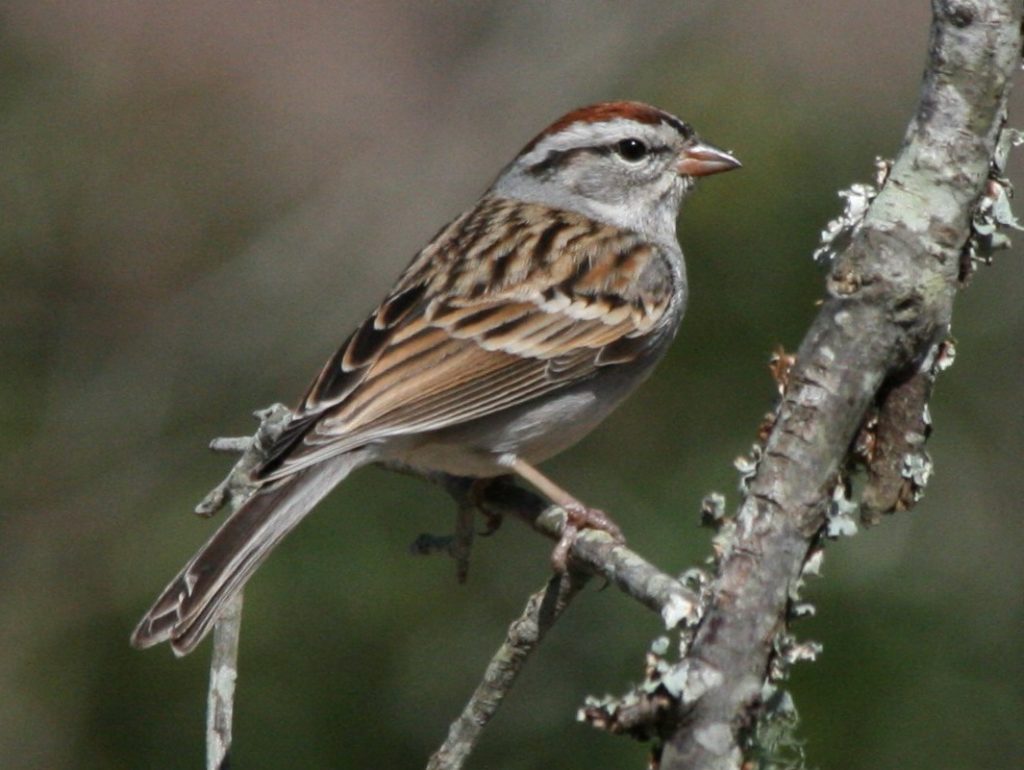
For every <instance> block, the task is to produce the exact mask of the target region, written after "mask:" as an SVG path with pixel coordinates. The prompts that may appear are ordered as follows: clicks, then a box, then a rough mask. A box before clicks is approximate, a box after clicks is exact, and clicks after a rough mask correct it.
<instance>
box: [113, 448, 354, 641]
mask: <svg viewBox="0 0 1024 770" xmlns="http://www.w3.org/2000/svg"><path fill="white" fill-rule="evenodd" d="M371 455H372V453H371V452H370V451H367V450H364V451H356V452H349V453H347V454H344V455H340V456H338V457H334V458H331V459H329V460H325V461H324V462H322V463H320V464H318V465H315V466H313V467H311V468H309V469H307V470H304V471H300V472H298V473H296V474H295V475H294V476H292V477H289V478H286V479H284V480H283V481H281V482H278V483H276V484H273V485H271V486H269V487H267V488H265V489H262V490H259V491H258V492H256V493H255V494H254V495H253V496H252V497H251V498H250V499H249V500H248V501H246V503H245V504H244V505H243V506H242V507H241V508H239V509H238V510H237V511H235V512H234V513H233V514H231V516H229V517H228V519H227V520H226V521H225V522H224V523H223V524H222V525H221V527H220V529H218V530H217V531H216V532H214V533H213V536H212V537H211V538H210V539H209V540H208V541H206V544H205V545H204V546H203V547H202V548H200V549H199V552H198V553H197V554H196V555H195V556H193V557H192V559H191V560H190V561H189V563H188V564H186V565H185V567H184V568H183V569H182V570H181V572H180V573H179V574H178V576H177V577H176V578H175V579H174V580H173V581H171V584H170V585H169V586H167V588H166V589H164V592H163V593H162V594H160V598H158V599H157V600H156V602H155V603H154V604H153V606H152V607H151V608H150V610H149V612H147V613H146V614H145V616H144V617H143V618H142V621H141V622H140V623H139V625H138V626H137V627H136V629H135V631H134V632H133V633H132V637H131V643H132V645H133V646H135V647H139V648H144V647H151V646H153V645H154V644H159V643H160V642H164V641H168V640H169V641H170V643H171V648H172V649H173V650H174V653H175V654H176V655H179V656H180V655H186V654H187V653H189V652H191V651H192V650H193V649H194V648H195V646H196V645H197V644H199V642H201V641H202V640H203V637H204V636H206V634H207V632H208V631H209V630H210V628H211V626H212V625H213V623H214V622H215V621H216V620H217V616H218V614H219V613H220V609H221V607H222V606H223V604H224V602H225V601H227V599H228V598H229V597H231V596H232V595H233V594H234V593H235V592H236V591H238V590H239V589H240V588H241V587H242V586H243V585H245V582H246V581H247V580H248V579H249V577H250V576H251V575H252V573H253V572H254V571H255V570H256V568H257V567H258V566H259V565H260V564H262V563H263V560H264V559H266V558H267V556H269V555H270V552H271V551H272V550H273V548H274V546H276V545H277V544H278V543H279V542H281V540H282V539H283V538H284V536H285V535H287V534H288V533H289V532H291V531H292V529H293V528H294V527H295V525H296V524H298V523H299V522H300V521H301V520H302V519H303V517H304V516H305V515H306V514H307V513H309V511H310V510H311V509H312V508H313V506H314V505H316V504H317V503H318V502H320V500H322V499H323V497H324V495H326V494H327V493H328V492H330V491H331V489H332V488H333V487H334V486H335V485H337V484H338V483H339V482H340V481H341V480H342V479H344V478H345V477H346V476H347V475H348V474H349V473H350V472H351V471H353V470H354V469H355V468H357V467H359V466H360V465H365V464H366V463H368V462H371V461H372V459H373V457H372V456H371Z"/></svg>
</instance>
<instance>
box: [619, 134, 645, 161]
mask: <svg viewBox="0 0 1024 770" xmlns="http://www.w3.org/2000/svg"><path fill="white" fill-rule="evenodd" d="M615 151H616V152H617V153H618V154H619V155H620V156H622V158H623V160H628V161H630V162H631V163H636V162H637V161H639V160H643V159H644V158H645V157H647V152H648V150H647V145H646V144H644V143H643V142H642V141H640V140H639V139H623V140H622V141H620V142H619V143H618V144H616V145H615Z"/></svg>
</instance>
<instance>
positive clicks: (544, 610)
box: [427, 572, 587, 770]
mask: <svg viewBox="0 0 1024 770" xmlns="http://www.w3.org/2000/svg"><path fill="white" fill-rule="evenodd" d="M586 580H587V578H586V577H585V576H583V575H580V574H578V573H572V572H566V573H565V574H562V575H555V576H554V577H552V578H551V579H550V580H549V581H548V582H547V584H546V585H545V586H544V587H543V588H542V589H540V590H539V591H537V592H536V593H535V594H533V595H532V596H531V597H530V598H529V600H528V601H527V602H526V607H525V609H524V610H523V613H522V615H520V616H519V617H518V618H516V619H515V620H514V621H513V622H512V624H511V625H510V626H509V629H508V634H507V635H506V637H505V642H504V643H503V644H502V645H501V647H499V648H498V651H497V652H496V653H494V656H493V657H492V658H491V662H490V663H489V664H488V666H487V670H486V671H485V672H484V676H483V680H482V681H481V682H480V684H479V685H477V688H476V691H475V692H474V693H473V696H472V697H471V698H470V699H469V702H468V703H467V704H466V707H465V708H464V709H463V710H462V713H461V714H460V715H459V717H458V718H457V719H456V720H455V721H454V722H453V723H452V725H451V727H450V728H449V729H448V737H447V738H446V739H445V742H444V743H443V744H442V745H441V748H439V749H438V750H437V752H435V753H434V755H433V756H432V757H431V758H430V761H429V762H428V763H427V770H458V768H461V767H462V765H463V763H464V762H465V761H466V759H467V758H468V757H469V754H470V752H471V751H472V750H473V747H474V746H475V745H476V742H477V741H478V740H479V738H480V734H481V733H482V732H483V729H484V727H486V726H487V723H488V722H489V721H490V719H491V717H492V716H494V714H495V712H496V711H497V710H498V707H499V706H500V705H501V702H502V700H504V698H505V696H506V695H507V694H508V691H509V689H510V688H511V687H512V683H513V682H514V681H515V679H516V677H517V676H518V675H519V672H520V671H521V670H522V668H523V665H524V664H525V663H526V660H527V658H528V657H529V656H530V653H532V652H533V651H534V650H535V649H536V648H537V645H538V644H540V641H541V639H543V638H544V634H545V633H547V631H548V629H550V628H551V626H552V625H554V623H555V621H556V620H558V618H559V617H560V616H561V614H562V613H563V612H564V611H565V609H566V607H568V605H569V602H570V601H571V600H572V598H573V597H574V596H575V595H576V594H577V593H578V592H579V590H580V589H581V588H582V587H583V585H584V584H585V583H586Z"/></svg>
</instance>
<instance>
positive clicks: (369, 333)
mask: <svg viewBox="0 0 1024 770" xmlns="http://www.w3.org/2000/svg"><path fill="white" fill-rule="evenodd" d="M503 207H504V208H503ZM538 209H540V207H537V206H534V205H532V204H523V203H513V202H510V201H494V200H493V199H485V200H484V202H482V203H481V207H480V208H479V209H478V210H477V211H476V212H471V214H470V215H465V216H464V217H462V218H461V219H459V220H456V222H454V223H453V224H452V225H451V226H449V228H448V229H447V230H445V231H442V233H441V234H440V235H439V236H438V238H437V239H436V240H435V241H434V243H433V244H432V245H431V246H430V247H428V248H427V249H425V250H424V252H422V253H421V254H420V255H418V256H417V259H415V260H414V261H413V263H412V264H411V265H410V266H409V268H408V269H407V270H406V272H405V274H403V277H402V279H401V280H400V281H399V283H398V285H397V287H396V289H395V291H394V292H393V293H392V294H391V295H390V296H389V297H388V298H387V299H386V300H385V302H384V303H382V305H381V306H380V308H378V310H377V311H376V312H375V313H374V314H373V315H372V316H371V317H370V318H368V319H367V320H366V321H365V322H364V323H363V324H362V325H361V326H360V327H359V329H358V330H357V331H356V332H355V333H354V334H353V335H352V336H351V337H350V338H349V340H348V341H347V342H346V344H345V345H344V346H343V347H342V348H341V349H340V350H339V351H338V353H336V354H335V355H334V356H333V357H332V358H331V360H330V361H328V363H327V365H326V366H325V367H324V369H323V371H322V372H321V374H320V375H319V377H318V378H317V379H316V380H315V381H314V383H313V385H312V386H311V387H310V389H309V392H308V393H307V395H306V397H305V399H304V400H303V405H302V408H301V410H300V412H299V413H298V414H297V416H296V418H295V419H294V420H293V422H292V425H290V426H289V429H288V430H287V431H286V432H285V434H284V435H283V436H282V437H281V439H280V440H279V441H278V443H277V444H276V445H275V447H274V448H273V450H272V452H271V459H270V460H269V461H268V463H267V465H266V466H265V468H264V469H263V471H262V473H261V475H262V477H263V478H265V479H267V480H270V479H275V478H281V477H284V476H288V475H290V474H292V473H294V472H296V471H298V470H300V469H302V468H305V467H308V466H309V465H311V464H314V463H317V462H321V461H323V460H325V459H327V458H328V457H332V456H334V455H337V454H339V453H343V452H346V451H349V450H351V449H353V448H355V447H358V446H362V445H365V444H367V443H369V442H372V441H375V440H380V439H382V438H385V437H387V436H393V435H399V434H409V433H419V432H425V431H433V430H438V429H441V428H445V427H449V426H451V425H456V424H459V423H464V422H467V421H470V420H473V419H476V418H479V417H483V416H485V415H488V414H494V413H496V412H500V411H502V410H505V409H509V408H511V407H514V406H517V405H519V404H522V403H524V402H526V401H528V400H530V399H533V398H537V397H538V396H542V395H545V394H547V393H551V392H553V391H555V390H558V389H560V388H564V387H567V386H570V385H572V384H575V383H578V382H580V381H582V380H585V379H586V378H588V377H591V376H593V375H594V373H595V372H596V371H597V370H598V368H599V367H602V366H611V365H616V364H621V363H625V362H628V361H631V360H634V359H636V358H638V357H640V356H642V355H644V354H645V353H646V351H647V350H648V349H649V346H650V344H651V342H652V340H653V339H654V338H656V337H657V336H658V335H659V334H660V331H661V328H662V325H663V324H662V321H663V320H665V316H666V312H667V310H668V308H669V304H670V301H671V298H672V295H673V286H672V274H671V270H670V269H669V268H668V266H667V264H666V262H665V258H664V257H663V256H662V255H661V254H660V253H659V252H658V251H657V250H656V249H655V248H653V247H651V246H650V245H649V244H646V243H643V242H642V241H641V240H640V239H639V238H638V237H637V236H635V235H634V234H632V233H624V232H622V231H620V230H616V229H615V228H611V227H605V226H599V225H595V224H594V223H593V222H591V221H590V220H588V219H586V218H584V217H582V216H579V215H576V214H573V213H571V212H562V213H561V215H560V216H559V217H558V219H557V220H556V222H555V223H552V221H551V219H550V217H548V216H542V214H543V211H545V210H543V209H540V210H538ZM474 214H476V217H474ZM481 216H483V217H485V218H486V219H492V218H494V217H499V218H504V219H506V220H507V219H509V218H511V219H512V220H513V221H515V222H518V223H519V226H518V227H517V228H515V229H514V231H515V233H516V236H515V244H514V245H515V248H514V249H512V250H511V251H508V249H509V248H510V247H509V246H508V245H507V244H503V245H502V246H501V247H500V248H501V249H504V251H502V252H501V253H502V254H504V256H503V257H502V258H501V259H498V258H497V257H496V256H495V249H497V248H499V247H498V246H497V245H496V244H495V243H494V242H493V237H492V235H491V233H492V230H493V228H487V227H479V225H477V229H478V231H479V232H478V235H477V236H476V237H475V238H474V237H470V235H467V232H469V233H472V232H473V230H474V222H475V221H476V218H479V217H481ZM581 234H586V235H587V238H580V237H579V236H580V235H581ZM505 251H508V253H505ZM453 259H455V260H458V261H457V262H456V263H454V266H453V264H452V262H451V261H452V260H453ZM453 276H455V277H454V278H453Z"/></svg>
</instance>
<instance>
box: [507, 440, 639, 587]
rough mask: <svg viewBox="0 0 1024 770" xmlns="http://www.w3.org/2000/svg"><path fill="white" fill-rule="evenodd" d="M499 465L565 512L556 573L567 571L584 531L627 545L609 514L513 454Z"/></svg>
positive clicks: (555, 557) (555, 559) (555, 556)
mask: <svg viewBox="0 0 1024 770" xmlns="http://www.w3.org/2000/svg"><path fill="white" fill-rule="evenodd" d="M498 462H500V463H501V464H502V465H504V466H505V467H506V468H508V469H509V470H511V471H514V472H515V473H516V474H517V475H519V476H520V477H521V478H523V479H524V480H525V481H527V482H529V483H530V484H532V485H533V486H534V487H536V488H537V489H538V490H540V491H541V492H542V493H544V494H545V495H546V496H547V498H548V499H549V500H551V502H553V503H555V505H558V506H559V507H561V508H563V509H564V510H565V513H566V520H565V528H564V529H563V530H562V537H561V538H560V539H559V541H558V545H556V546H555V550H554V551H553V552H552V554H551V563H552V565H553V566H554V568H555V570H556V571H558V572H565V568H566V560H567V559H568V557H569V549H570V548H571V547H572V542H573V540H575V539H576V535H577V534H578V533H579V531H580V530H581V529H599V530H601V531H603V532H607V533H608V534H609V535H611V536H612V537H613V538H615V539H616V540H618V541H619V542H625V538H624V537H623V536H622V530H621V529H619V526H618V524H616V523H615V522H614V521H612V519H611V517H610V516H609V515H608V514H607V513H605V512H604V511H602V510H599V509H597V508H590V507H588V506H586V505H584V504H583V503H581V502H580V501H579V500H577V499H576V498H575V497H573V496H572V495H570V494H569V493H568V492H566V491H565V490H564V489H562V488H561V487H560V486H558V485H557V484H556V483H555V482H553V481H552V480H551V479H549V478H548V477H547V476H545V475H544V474H543V473H541V472H540V471H539V470H537V469H536V468H534V467H533V466H532V465H530V464H529V463H528V462H526V461H525V460H523V459H522V458H520V457H517V456H515V455H513V454H505V455H502V456H501V457H500V458H499V460H498Z"/></svg>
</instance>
